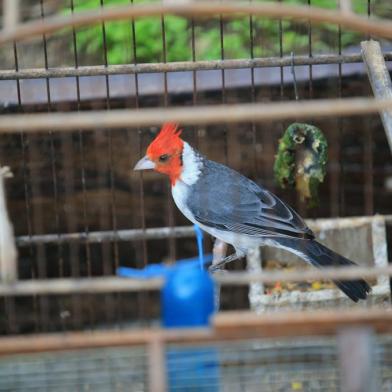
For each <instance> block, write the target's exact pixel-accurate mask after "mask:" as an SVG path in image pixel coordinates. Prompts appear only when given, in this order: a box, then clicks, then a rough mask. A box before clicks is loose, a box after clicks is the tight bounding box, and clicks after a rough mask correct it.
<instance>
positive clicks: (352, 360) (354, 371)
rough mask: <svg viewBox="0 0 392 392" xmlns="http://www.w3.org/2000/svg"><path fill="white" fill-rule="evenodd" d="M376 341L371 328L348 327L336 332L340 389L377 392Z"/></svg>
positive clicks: (348, 391)
mask: <svg viewBox="0 0 392 392" xmlns="http://www.w3.org/2000/svg"><path fill="white" fill-rule="evenodd" d="M376 348H377V342H376V341H375V338H374V333H373V331H372V329H371V328H365V327H362V326H361V327H350V328H347V327H346V328H344V329H342V330H341V331H339V333H338V350H339V365H340V375H341V390H342V391H345V392H377V391H379V390H380V389H379V388H378V385H377V384H378V382H377V381H378V378H379V377H378V376H379V375H377V374H376V373H377V372H376V368H377V358H376V355H375V352H376Z"/></svg>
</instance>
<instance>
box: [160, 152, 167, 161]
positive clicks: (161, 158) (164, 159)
mask: <svg viewBox="0 0 392 392" xmlns="http://www.w3.org/2000/svg"><path fill="white" fill-rule="evenodd" d="M168 159H169V154H163V155H161V156H160V157H159V162H166V161H167V160H168Z"/></svg>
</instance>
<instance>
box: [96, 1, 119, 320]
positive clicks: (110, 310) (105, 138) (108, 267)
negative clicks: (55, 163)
mask: <svg viewBox="0 0 392 392" xmlns="http://www.w3.org/2000/svg"><path fill="white" fill-rule="evenodd" d="M100 6H101V8H103V7H104V0H100ZM101 26H102V39H103V61H104V66H105V67H106V68H107V66H108V47H107V41H106V26H105V22H104V21H103V22H102V25H101ZM105 88H106V100H105V105H106V109H107V110H109V109H110V86H109V76H108V75H105ZM98 132H99V133H98V134H97V138H98V142H99V143H98V145H97V147H98V148H100V146H103V145H104V144H106V145H107V149H108V150H107V160H108V163H109V167H108V168H107V167H106V164H105V162H104V161H102V159H101V158H98V160H99V167H100V169H101V170H100V171H101V181H100V183H101V186H102V189H105V188H106V186H107V179H106V176H107V173H106V170H107V169H108V172H109V187H110V195H111V201H110V212H111V226H112V230H113V231H114V232H116V230H117V220H116V210H115V194H114V177H113V147H112V146H113V137H112V133H111V132H110V131H108V130H100V131H98ZM97 152H98V151H97ZM100 220H101V224H102V225H103V226H106V227H107V226H108V225H109V219H108V212H107V209H106V208H104V205H102V206H101V209H100ZM113 245H114V260H115V261H114V262H115V268H117V267H118V266H119V258H118V242H117V241H114V243H113ZM102 257H103V273H104V275H111V274H113V272H114V271H113V263H112V257H113V256H112V252H111V246H110V244H108V243H102ZM105 303H106V306H105V308H106V315H107V319H108V321H111V320H113V318H114V315H115V309H116V307H115V304H114V301H113V296H112V295H105Z"/></svg>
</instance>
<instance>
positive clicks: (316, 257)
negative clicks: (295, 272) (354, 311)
mask: <svg viewBox="0 0 392 392" xmlns="http://www.w3.org/2000/svg"><path fill="white" fill-rule="evenodd" d="M277 242H278V243H279V244H280V245H281V247H282V248H284V249H287V250H289V251H290V252H293V253H295V254H297V255H298V256H300V257H302V258H303V259H304V260H305V261H308V262H309V263H311V264H312V265H314V266H315V267H318V268H323V267H340V266H342V267H344V266H346V267H347V266H352V265H356V263H354V262H353V261H351V260H349V259H347V258H345V257H343V256H341V255H339V254H338V253H336V252H334V251H333V250H331V249H329V248H327V247H326V246H324V245H322V244H320V243H319V242H317V241H315V240H301V239H294V238H293V239H292V238H280V239H279V240H277ZM334 283H335V284H336V286H338V287H339V289H340V290H342V291H343V292H344V293H345V294H346V295H347V296H348V297H349V298H351V299H352V300H353V301H355V302H358V300H360V299H366V297H367V295H368V294H369V293H370V291H371V288H370V286H369V285H368V284H367V283H366V282H365V281H364V280H363V279H355V280H335V281H334Z"/></svg>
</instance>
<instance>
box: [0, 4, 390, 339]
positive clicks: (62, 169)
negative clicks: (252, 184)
mask: <svg viewBox="0 0 392 392" xmlns="http://www.w3.org/2000/svg"><path fill="white" fill-rule="evenodd" d="M253 1H254V2H255V0H253ZM280 2H282V3H284V1H280ZM108 3H109V2H108V1H104V0H100V1H99V2H98V1H97V5H98V6H99V7H103V8H105V7H107V6H108ZM130 3H134V1H133V0H130ZM135 3H138V2H137V1H135ZM302 3H303V4H305V5H308V6H309V7H312V6H314V5H315V1H311V0H306V1H303V2H302ZM80 4H81V2H79V1H76V0H69V1H66V2H56V1H52V2H44V1H42V0H40V1H36V2H29V3H28V4H27V3H26V4H24V6H23V7H22V16H23V19H25V20H30V19H40V18H42V19H45V18H47V17H48V16H50V15H52V14H55V13H56V12H59V11H60V12H68V13H74V12H79V11H80ZM361 7H362V8H361V9H360V11H361V12H362V11H363V12H365V13H367V14H368V15H369V17H370V16H371V15H378V16H385V15H388V14H387V12H388V10H386V11H385V9H384V8H382V6H381V5H380V4H379V2H375V3H374V4H373V7H372V4H371V2H370V0H369V1H367V2H366V4H365V8H364V7H363V4H362V5H361ZM372 8H373V9H372ZM157 21H158V34H157V37H158V39H157V45H156V46H157V48H158V49H157V51H156V52H155V55H154V56H155V57H154V58H153V59H150V61H149V63H147V64H146V60H145V51H144V49H145V48H144V46H143V44H144V42H143V40H144V39H145V37H143V36H142V29H141V27H140V26H142V24H143V23H144V22H143V19H136V20H133V19H132V20H128V21H126V27H127V29H126V36H125V37H122V41H123V42H124V43H125V44H123V45H124V53H126V54H127V56H128V57H127V61H126V64H124V68H121V64H120V68H116V66H117V65H116V64H115V61H113V58H112V50H111V47H112V46H111V45H113V41H112V40H113V35H112V31H113V22H107V23H106V22H102V23H100V24H98V25H97V26H95V28H96V30H91V31H93V32H95V33H96V34H97V36H98V35H99V36H100V37H102V38H101V43H102V45H101V46H100V47H99V48H98V50H95V51H94V54H91V52H89V50H88V48H87V47H86V46H84V44H83V39H81V38H80V37H83V34H86V32H88V31H89V30H88V28H72V29H69V30H68V31H66V32H63V33H58V34H55V35H53V36H45V35H44V36H42V39H41V40H39V41H38V40H37V41H35V42H31V43H30V42H29V43H18V44H16V43H15V44H13V45H8V46H5V47H4V48H2V49H1V55H2V57H4V62H3V63H2V65H1V68H2V71H0V80H1V81H0V86H2V88H1V90H2V91H7V94H6V95H7V97H6V98H5V97H4V95H3V94H2V93H1V91H0V100H1V102H3V106H4V107H3V109H2V112H4V113H8V112H11V111H17V112H21V113H22V112H46V111H48V112H55V111H69V112H73V111H75V112H76V111H88V110H91V109H96V108H102V109H108V110H109V109H114V108H123V107H134V108H145V107H153V108H155V107H162V106H185V107H186V106H191V105H194V106H197V105H202V104H220V103H226V102H249V101H251V102H263V101H274V100H281V101H289V100H293V99H294V87H293V78H292V76H291V73H290V58H289V56H290V54H291V52H294V63H295V64H297V63H298V64H297V65H296V66H295V71H296V75H297V79H298V93H299V96H300V98H315V99H318V98H325V97H330V96H333V97H345V96H360V95H368V94H369V93H370V89H369V87H368V83H367V78H366V75H365V72H364V68H363V66H362V64H360V62H361V57H360V53H359V48H358V47H355V48H347V47H346V45H345V42H346V41H347V40H348V38H349V36H348V34H349V32H347V31H346V30H345V29H341V28H340V27H337V28H336V29H335V30H331V31H326V30H325V28H323V27H320V26H314V25H313V24H311V23H310V22H309V23H305V24H303V25H299V24H296V23H289V22H287V21H285V20H278V21H272V22H270V21H268V20H267V19H265V18H261V17H256V16H249V17H244V18H238V20H237V19H236V20H234V21H228V20H225V19H224V18H222V17H218V18H215V19H213V20H211V21H209V22H204V21H199V20H194V19H191V20H190V21H188V24H187V25H185V27H184V36H185V37H186V39H187V43H188V51H187V55H186V56H185V57H184V58H180V60H183V63H182V65H181V64H178V63H176V62H173V61H172V60H173V55H172V53H173V49H174V45H173V41H172V40H171V37H173V25H175V23H176V20H174V19H172V18H171V17H170V18H169V17H163V16H162V18H158V19H157ZM235 22H237V25H236V24H235ZM270 23H272V24H271V25H270ZM244 26H245V28H244V36H245V37H246V38H245V39H244V41H243V42H245V44H244V52H241V53H240V55H239V56H237V58H235V59H234V60H232V58H231V57H232V56H231V55H232V54H233V53H234V50H233V47H235V45H236V41H235V39H233V37H235V36H236V34H237V35H240V34H242V33H241V32H242V30H241V29H242V28H243V27H244ZM271 26H272V27H271ZM124 31H125V30H124ZM205 31H210V32H211V31H213V32H215V33H216V35H214V36H213V39H214V44H215V47H216V49H217V51H216V53H215V54H214V55H213V56H211V57H212V58H206V55H205V51H204V48H205V47H206V46H208V45H210V46H211V45H212V42H211V40H209V41H207V43H206V42H205V41H203V39H204V40H205V39H206V38H205V37H206V36H205V34H204V33H205ZM271 31H273V33H271ZM293 32H294V33H297V38H298V37H300V38H301V40H300V41H297V42H296V41H295V40H294V41H293V38H292V33H293ZM323 34H327V35H328V36H329V40H330V41H331V42H330V45H329V47H328V50H329V51H334V52H335V53H336V55H331V54H330V53H329V54H328V56H326V55H325V53H324V51H323V48H321V49H320V48H319V47H317V45H316V43H317V42H318V41H319V40H320V37H321V36H322V35H323ZM364 38H366V37H364ZM356 39H357V41H358V42H359V40H360V39H361V36H360V35H358V36H357V38H356ZM271 42H275V44H274V45H272V44H271ZM298 42H299V43H298ZM385 45H386V48H387V49H386V53H387V55H386V58H387V60H391V58H392V55H391V48H390V47H389V46H388V44H387V43H385ZM172 46H173V47H172ZM96 49H97V48H96ZM244 53H245V54H244ZM234 57H235V56H234ZM252 60H253V62H252ZM203 61H204V62H203ZM231 61H232V62H231ZM202 62H203V63H202ZM296 62H297V63H296ZM127 64H128V65H129V67H128V68H126V67H127ZM131 65H132V66H134V68H132V69H131V68H130V66H131ZM94 66H95V67H94ZM96 66H98V67H96ZM88 67H90V68H88ZM137 67H139V68H137ZM164 67H166V68H164ZM170 67H171V68H170ZM187 67H193V68H187ZM36 68H38V70H37V69H36ZM34 69H35V71H34ZM5 70H10V71H12V72H11V73H9V74H7V72H3V71H5ZM18 72H19V73H18ZM23 72H26V73H25V75H24V76H23ZM56 72H59V73H58V74H57V75H56ZM83 72H85V73H84V74H83ZM59 76H61V77H59ZM317 124H318V125H319V126H320V128H321V129H323V130H324V131H325V133H326V134H327V137H328V139H329V141H330V161H329V168H328V175H329V181H328V182H327V183H325V184H323V186H322V192H321V202H320V206H319V207H318V208H317V209H315V210H313V211H309V210H308V209H307V208H306V207H305V206H304V204H303V203H302V202H301V201H300V200H299V199H298V197H297V196H296V194H295V192H292V191H287V190H285V191H281V190H279V189H277V187H276V185H275V184H274V182H273V179H272V175H271V172H272V170H271V168H272V164H273V160H274V154H275V150H276V144H277V140H278V138H279V137H280V136H281V134H282V132H283V131H284V129H285V128H286V126H287V125H288V122H278V121H272V122H270V123H264V124H255V123H251V124H248V123H243V124H238V125H237V126H235V127H234V126H232V125H224V124H222V125H219V126H197V127H192V128H190V129H191V130H193V132H192V133H190V134H189V139H190V140H192V139H194V141H195V144H197V146H198V148H200V150H201V151H202V152H203V153H204V154H205V155H207V156H208V157H209V158H211V159H214V160H218V161H221V162H224V163H227V164H229V166H231V167H233V168H236V169H238V170H240V171H241V172H242V173H244V174H246V175H248V176H250V177H251V178H252V179H254V180H256V181H260V182H262V183H263V184H264V185H265V186H266V187H267V188H268V189H271V190H272V191H274V192H277V193H278V195H279V196H283V198H284V199H285V200H286V201H287V202H289V203H290V204H291V205H293V206H295V207H296V209H297V210H299V211H300V212H301V214H302V215H303V216H305V217H315V216H338V215H345V216H350V215H368V214H372V213H374V212H375V211H377V212H380V213H390V203H389V199H390V189H389V190H387V188H386V186H385V183H386V181H387V180H388V178H389V177H390V176H391V173H392V169H391V166H390V165H389V164H386V163H385V162H388V159H389V152H388V148H387V145H386V143H385V135H384V132H383V129H382V127H381V124H380V121H379V119H378V118H377V117H376V116H366V117H365V118H360V119H355V118H346V119H344V120H340V119H332V120H317ZM156 130H157V129H156V128H153V127H151V128H148V129H147V128H139V129H131V128H128V129H124V130H122V131H116V132H111V130H109V129H92V130H91V131H89V132H86V133H84V132H83V133H82V132H81V131H79V130H75V131H74V132H72V133H70V134H64V135H60V136H58V135H55V134H53V133H51V132H49V133H48V134H45V135H39V136H38V135H25V134H23V133H20V134H19V135H15V136H4V135H3V136H1V143H2V144H3V146H4V147H3V148H2V154H1V155H2V164H3V161H4V162H5V163H7V164H10V166H11V167H12V168H13V170H14V171H15V172H16V173H17V174H18V176H17V178H18V181H16V180H15V182H14V183H13V184H11V188H10V189H9V195H10V199H11V200H10V202H9V204H10V209H11V214H12V215H13V218H14V219H13V221H14V222H16V223H15V225H16V234H17V236H18V237H24V238H26V237H27V238H28V239H29V241H27V242H26V244H25V245H27V246H23V247H20V254H21V260H20V266H19V269H20V271H19V273H20V276H21V277H22V278H23V279H35V278H50V277H79V276H84V277H92V276H101V275H112V274H113V273H114V271H115V268H116V267H118V266H119V265H128V266H134V267H135V266H136V267H142V266H145V265H147V264H149V263H152V262H156V261H161V260H169V261H173V260H175V259H178V258H182V257H183V256H193V255H195V254H196V248H195V244H194V241H193V239H192V238H181V239H176V238H175V237H174V236H167V237H166V239H162V238H161V239H147V238H141V239H140V238H139V239H137V240H135V241H131V240H130V239H129V238H128V239H125V240H124V239H123V238H121V235H120V234H121V230H124V229H129V228H130V227H131V228H141V229H142V230H143V231H144V230H145V229H146V228H151V227H161V226H164V227H173V226H177V225H183V224H186V220H185V219H184V218H183V217H182V216H181V215H180V214H179V213H178V212H177V211H176V210H175V209H174V208H173V204H172V201H171V198H170V195H169V192H168V187H167V185H166V183H165V182H164V180H159V179H158V178H157V177H152V176H151V175H150V174H146V175H144V176H140V177H139V176H130V174H129V171H130V168H131V167H132V164H133V163H134V162H135V161H136V160H137V159H138V158H139V157H140V156H142V154H143V152H144V150H145V147H146V145H147V144H148V142H149V141H150V140H151V139H152V137H153V135H154V134H155V132H156ZM358 130H360V131H359V132H358ZM10 146H11V147H10ZM5 148H7V154H6V151H5ZM10 150H12V153H10ZM8 154H10V155H8ZM22 217H23V218H22ZM104 231H106V232H107V233H110V238H104V240H103V241H101V243H99V241H97V242H94V243H92V242H90V241H89V238H90V234H91V233H92V232H100V233H102V232H104ZM75 232H76V233H79V234H80V236H81V237H83V239H82V241H78V242H73V241H71V239H70V238H67V237H62V235H63V234H70V233H75ZM44 234H51V235H52V237H51V238H52V239H51V241H50V242H49V243H45V244H43V243H40V242H39V241H37V242H34V241H33V239H34V238H35V239H37V238H38V237H37V236H38V235H44ZM229 268H230V269H237V268H243V264H242V263H240V262H238V263H236V264H233V265H232V266H229ZM102 299H103V300H102ZM127 301H130V302H127ZM154 301H156V296H154V294H152V295H150V294H147V293H140V294H137V295H133V294H129V295H128V294H121V295H120V294H107V295H104V296H97V298H93V296H87V297H85V298H84V299H82V298H81V296H74V297H73V298H72V300H71V301H69V299H68V298H63V297H61V298H59V297H57V298H56V297H55V298H48V297H45V296H43V297H39V298H36V297H32V298H28V299H27V298H25V299H13V298H8V299H4V300H3V302H2V305H1V306H2V307H3V309H5V312H4V314H6V317H4V318H3V319H1V324H2V325H1V331H2V333H17V332H33V331H36V332H37V331H49V330H58V329H63V330H67V329H78V328H82V327H84V328H86V327H90V328H94V327H95V326H96V325H97V324H98V323H108V324H110V323H117V324H118V325H123V323H124V321H126V320H127V319H128V318H129V317H133V318H134V319H136V320H145V321H147V319H148V317H150V319H151V318H152V317H154V316H156V315H157V314H158V311H157V305H156V304H155V303H154ZM247 306H248V299H247V290H246V289H243V288H242V289H235V290H233V289H230V290H227V292H226V293H225V294H224V296H223V297H222V308H223V309H233V308H237V309H238V308H244V307H247ZM131 308H133V309H132V310H130V309H131ZM149 308H153V309H152V310H151V311H150V310H148V309H149ZM26 309H28V313H29V314H28V315H27V314H26ZM21 310H23V312H24V313H23V315H20V311H21ZM53 314H55V315H56V316H55V320H53V319H52V318H51V315H53ZM59 315H61V316H59ZM87 320H88V321H87ZM150 321H151V320H150Z"/></svg>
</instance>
